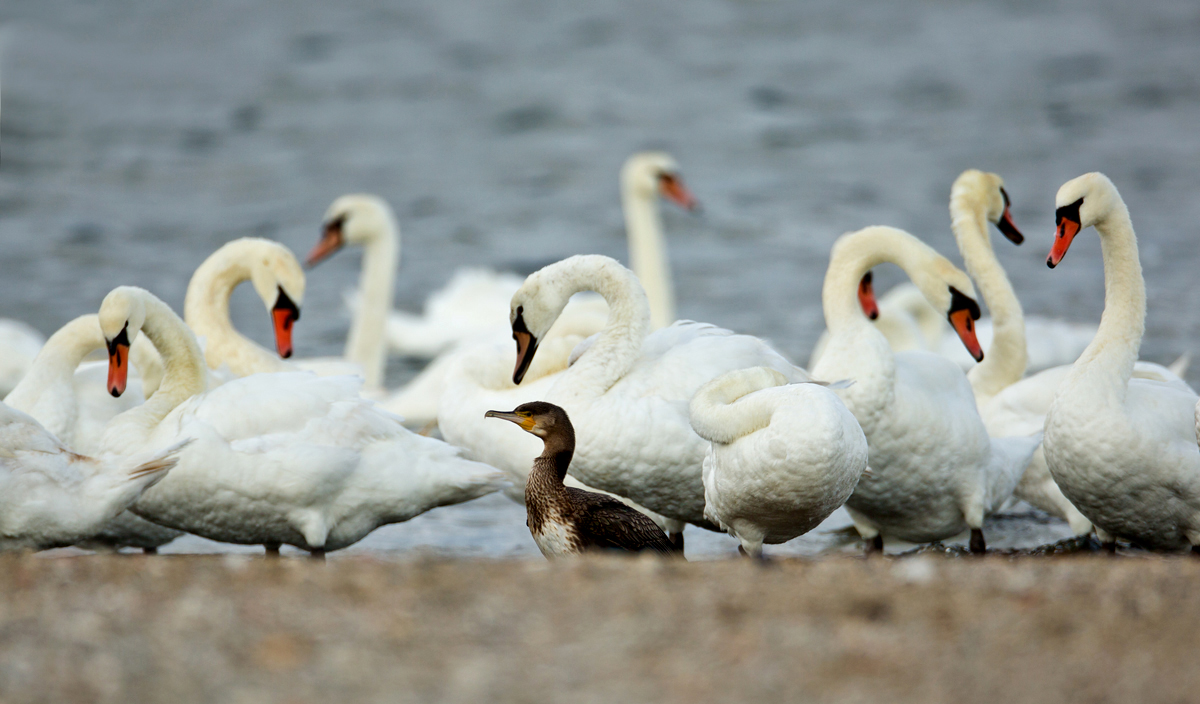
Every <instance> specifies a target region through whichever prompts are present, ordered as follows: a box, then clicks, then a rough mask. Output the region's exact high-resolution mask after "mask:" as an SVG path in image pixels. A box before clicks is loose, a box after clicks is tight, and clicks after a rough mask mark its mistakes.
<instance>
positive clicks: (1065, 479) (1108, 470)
mask: <svg viewBox="0 0 1200 704" xmlns="http://www.w3.org/2000/svg"><path fill="white" fill-rule="evenodd" d="M1055 206H1056V208H1057V211H1056V212H1055V222H1056V225H1057V232H1056V234H1055V240H1054V246H1053V248H1052V249H1051V251H1050V256H1049V258H1048V259H1047V260H1046V263H1047V265H1049V266H1050V267H1051V268H1053V267H1055V266H1057V265H1058V263H1059V262H1060V261H1062V258H1063V256H1064V255H1065V254H1066V253H1067V249H1068V248H1069V247H1070V246H1071V241H1072V239H1073V238H1074V237H1075V235H1076V234H1078V233H1079V231H1081V230H1082V229H1084V228H1085V227H1089V226H1094V227H1095V228H1096V232H1097V234H1099V235H1100V247H1101V251H1102V252H1103V256H1104V314H1103V315H1102V316H1101V317H1100V328H1099V330H1098V331H1097V333H1096V336H1095V338H1094V339H1093V340H1092V343H1091V344H1090V345H1088V347H1087V349H1086V350H1084V352H1083V354H1082V355H1081V356H1080V357H1079V359H1078V360H1076V361H1075V364H1074V365H1073V366H1072V367H1071V371H1070V372H1069V373H1068V374H1067V376H1066V378H1065V379H1064V380H1063V382H1062V383H1061V384H1060V385H1059V387H1058V391H1057V393H1056V394H1055V396H1054V401H1053V403H1052V404H1051V405H1050V412H1049V413H1048V414H1047V415H1046V426H1045V427H1046V438H1045V443H1044V445H1043V446H1044V449H1045V454H1046V464H1047V465H1048V466H1049V468H1050V474H1051V475H1052V476H1053V477H1054V481H1055V482H1057V483H1058V486H1059V488H1061V489H1062V492H1063V494H1065V495H1066V497H1067V498H1068V499H1070V500H1071V502H1072V503H1073V504H1075V506H1076V507H1077V508H1078V509H1079V510H1080V512H1081V513H1083V515H1084V516H1087V518H1088V519H1089V520H1091V522H1092V523H1093V524H1094V525H1095V526H1096V532H1097V535H1098V536H1099V537H1100V539H1101V540H1102V541H1103V542H1105V543H1112V542H1114V541H1115V540H1116V539H1117V538H1123V539H1125V540H1131V541H1133V542H1135V543H1138V544H1139V545H1143V546H1145V547H1148V548H1154V549H1179V548H1184V547H1187V546H1188V545H1191V546H1193V550H1196V547H1195V546H1198V545H1200V448H1197V445H1196V437H1195V434H1194V433H1195V428H1194V425H1193V424H1194V422H1195V406H1196V403H1197V396H1196V394H1195V393H1192V392H1190V391H1187V390H1184V389H1181V388H1179V387H1178V386H1177V385H1174V384H1169V383H1164V382H1158V381H1150V380H1147V379H1137V378H1132V374H1133V368H1134V363H1135V362H1136V361H1137V356H1138V349H1139V348H1140V346H1141V342H1142V334H1143V332H1144V330H1145V319H1146V285H1145V281H1144V280H1143V279H1142V266H1141V262H1140V261H1139V260H1138V246H1137V237H1136V235H1134V232H1133V224H1132V222H1131V221H1130V219H1129V211H1128V209H1126V207H1125V203H1124V201H1123V200H1121V196H1120V194H1119V193H1117V189H1116V187H1115V186H1114V185H1113V184H1112V182H1111V181H1110V180H1108V177H1106V176H1104V175H1103V174H1100V173H1089V174H1084V175H1083V176H1080V177H1078V178H1075V179H1072V180H1070V181H1068V182H1066V183H1065V184H1063V186H1062V188H1060V189H1059V190H1058V195H1057V196H1056V197H1055Z"/></svg>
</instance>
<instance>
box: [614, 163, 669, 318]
mask: <svg viewBox="0 0 1200 704" xmlns="http://www.w3.org/2000/svg"><path fill="white" fill-rule="evenodd" d="M621 207H622V210H623V211H624V213H625V233H626V237H627V238H628V240H629V266H630V268H631V269H633V272H634V273H635V274H636V275H637V277H638V279H640V280H641V282H642V287H643V288H644V289H645V291H646V298H647V299H648V300H649V304H650V324H651V325H652V326H653V327H654V328H655V329H658V328H663V327H666V326H668V325H670V324H671V323H673V322H675V289H674V285H673V281H672V279H671V264H670V261H669V260H668V258H667V247H666V242H665V241H664V240H663V236H662V219H661V217H660V215H659V211H658V199H657V198H656V197H654V196H649V195H646V194H644V193H642V192H641V191H639V190H638V189H637V188H636V187H634V186H633V185H632V184H631V183H628V182H627V181H624V180H623V181H622V183H621Z"/></svg>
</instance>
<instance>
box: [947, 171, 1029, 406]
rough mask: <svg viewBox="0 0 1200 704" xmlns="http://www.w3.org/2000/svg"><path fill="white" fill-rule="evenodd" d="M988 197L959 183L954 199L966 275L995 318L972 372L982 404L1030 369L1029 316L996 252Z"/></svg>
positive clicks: (952, 217)
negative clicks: (984, 350) (989, 341)
mask: <svg viewBox="0 0 1200 704" xmlns="http://www.w3.org/2000/svg"><path fill="white" fill-rule="evenodd" d="M984 198H985V194H983V193H980V192H979V191H978V189H975V188H971V187H970V186H968V185H966V184H960V183H956V184H955V186H954V189H953V191H952V192H951V194H950V228H951V229H952V230H953V231H954V238H955V239H956V240H957V241H958V250H959V252H961V253H962V257H963V263H964V264H966V267H967V273H969V274H970V275H971V278H972V279H974V280H975V285H976V286H978V287H979V293H980V295H981V296H982V297H983V299H984V301H985V302H986V303H987V306H988V310H990V311H991V314H992V330H993V336H992V344H991V345H990V346H989V347H988V349H987V354H985V355H984V358H983V361H982V362H980V363H979V364H977V365H975V366H974V367H972V368H971V370H970V371H969V372H968V373H967V378H968V379H969V380H970V382H971V387H972V389H974V391H975V397H976V401H977V402H980V403H982V402H983V401H984V400H986V399H988V398H991V397H992V396H995V395H996V394H997V393H999V392H1000V391H1001V390H1002V389H1004V388H1005V387H1007V386H1009V385H1011V384H1015V383H1016V382H1018V381H1020V380H1021V379H1022V377H1024V376H1025V367H1026V365H1027V364H1028V352H1027V350H1026V347H1025V315H1024V313H1023V312H1022V311H1021V302H1020V301H1019V300H1017V294H1016V293H1015V292H1014V291H1013V288H1012V284H1011V283H1009V281H1008V276H1007V275H1006V274H1005V273H1004V268H1003V267H1002V266H1000V262H999V261H998V260H997V259H996V253H995V251H994V250H993V249H992V243H991V240H990V239H989V237H988V221H987V204H986V201H985V200H984Z"/></svg>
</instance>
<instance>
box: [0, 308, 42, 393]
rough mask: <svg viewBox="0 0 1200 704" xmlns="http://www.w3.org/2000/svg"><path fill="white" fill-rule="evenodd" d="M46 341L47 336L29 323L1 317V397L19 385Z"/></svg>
mask: <svg viewBox="0 0 1200 704" xmlns="http://www.w3.org/2000/svg"><path fill="white" fill-rule="evenodd" d="M45 343H46V338H44V337H42V334H41V333H40V332H38V331H37V330H34V329H33V328H32V327H30V326H29V325H26V324H25V323H22V322H21V321H19V320H12V319H9V318H0V398H3V397H4V396H7V395H8V394H10V393H12V390H13V389H15V388H16V387H17V384H18V383H20V381H21V379H22V378H23V377H24V376H25V374H26V373H28V372H29V367H30V366H31V365H32V364H33V358H34V357H36V356H37V353H38V350H40V349H42V345H44V344H45Z"/></svg>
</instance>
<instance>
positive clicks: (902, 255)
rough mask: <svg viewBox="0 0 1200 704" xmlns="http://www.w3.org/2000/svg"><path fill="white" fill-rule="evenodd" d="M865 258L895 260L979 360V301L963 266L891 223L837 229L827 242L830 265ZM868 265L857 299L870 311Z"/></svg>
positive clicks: (867, 260)
mask: <svg viewBox="0 0 1200 704" xmlns="http://www.w3.org/2000/svg"><path fill="white" fill-rule="evenodd" d="M852 261H861V262H865V263H867V264H871V263H874V262H884V261H891V262H894V263H896V264H900V265H901V266H902V268H903V269H904V271H905V272H906V273H907V274H908V276H909V278H910V279H911V280H912V282H913V284H914V285H915V286H916V287H917V289H919V290H920V291H921V293H922V295H924V296H925V299H926V300H927V301H929V304H930V305H932V306H933V308H934V310H937V311H940V312H941V313H942V314H943V315H945V316H946V319H947V320H949V321H950V325H951V326H952V327H953V328H954V331H955V333H957V334H958V337H959V339H961V340H962V342H963V345H964V346H965V347H966V348H967V351H968V352H970V353H971V356H972V357H974V358H975V361H977V362H980V361H983V347H982V346H981V345H980V344H979V339H978V337H976V334H975V321H976V320H979V316H980V310H979V303H977V302H976V300H975V285H974V284H972V283H971V277H969V276H967V274H966V272H964V271H963V270H961V269H959V268H958V267H956V266H954V264H952V263H951V262H950V260H949V259H947V258H945V257H943V256H942V255H940V254H938V253H937V250H935V249H933V248H932V247H930V246H929V245H927V244H925V243H924V242H922V241H921V240H919V239H917V238H916V237H913V236H912V235H910V234H909V233H907V232H904V231H903V230H897V229H895V228H892V227H867V228H864V229H862V230H859V231H857V232H851V233H848V234H845V235H842V236H841V237H840V238H839V239H838V241H837V242H835V243H834V245H833V252H832V254H831V255H830V264H829V266H830V270H831V271H833V270H834V269H836V268H840V267H844V266H852V265H851V264H850V262H852ZM869 274H870V269H869V268H868V270H867V272H866V274H864V276H863V277H862V279H860V280H859V282H858V301H859V305H860V306H861V307H862V309H863V313H864V314H865V315H867V316H868V317H870V315H871V312H872V310H876V311H877V310H878V306H877V304H876V302H875V296H874V291H873V290H872V289H871V280H870V278H869Z"/></svg>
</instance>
